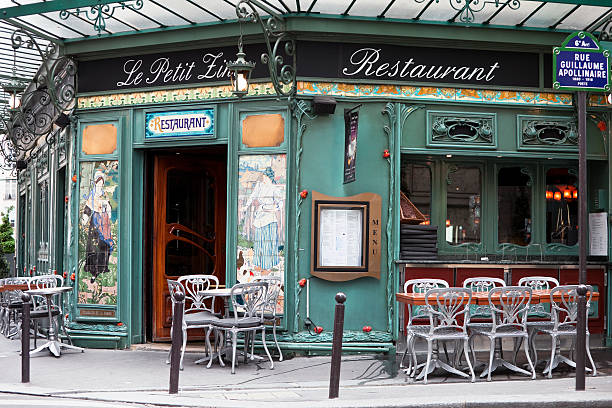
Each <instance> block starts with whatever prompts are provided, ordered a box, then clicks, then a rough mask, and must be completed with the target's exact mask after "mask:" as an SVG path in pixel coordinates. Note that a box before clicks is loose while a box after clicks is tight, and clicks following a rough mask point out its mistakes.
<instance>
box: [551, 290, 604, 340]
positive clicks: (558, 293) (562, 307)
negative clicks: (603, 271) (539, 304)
mask: <svg viewBox="0 0 612 408" xmlns="http://www.w3.org/2000/svg"><path fill="white" fill-rule="evenodd" d="M577 289H578V285H563V286H557V287H556V288H553V289H551V291H550V304H551V305H552V309H553V310H552V314H553V322H554V324H555V330H557V329H559V327H562V328H568V327H570V326H574V327H575V326H576V323H577V319H578V292H577ZM592 296H593V287H592V286H591V285H587V295H586V300H587V303H586V304H587V307H586V319H585V320H586V323H587V327H588V321H589V319H588V317H589V307H590V304H591V297H592Z"/></svg>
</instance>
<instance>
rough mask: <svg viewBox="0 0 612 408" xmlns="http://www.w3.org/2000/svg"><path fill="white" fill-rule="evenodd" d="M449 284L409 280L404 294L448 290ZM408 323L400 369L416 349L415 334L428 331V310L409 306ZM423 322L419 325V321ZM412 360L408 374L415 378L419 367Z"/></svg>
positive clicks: (436, 281) (443, 281) (432, 280)
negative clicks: (425, 320) (426, 321)
mask: <svg viewBox="0 0 612 408" xmlns="http://www.w3.org/2000/svg"><path fill="white" fill-rule="evenodd" d="M448 287H449V285H448V282H446V281H445V280H443V279H427V278H423V279H409V280H407V281H406V282H404V293H425V292H427V291H428V290H430V289H439V288H448ZM407 309H408V323H407V324H406V350H404V354H403V355H402V359H401V361H400V368H404V360H405V359H406V355H408V353H410V354H412V348H413V347H414V333H415V332H416V331H421V332H423V331H427V330H429V325H428V324H427V323H423V320H424V319H427V320H429V315H428V314H427V311H426V308H424V307H423V306H408V308H407ZM419 320H420V321H421V323H420V324H419V323H418V321H419ZM445 350H446V349H445ZM412 362H413V361H412V358H409V359H408V368H406V373H407V374H408V375H409V376H410V377H413V376H414V375H415V372H416V370H417V368H418V367H417V366H416V365H414V366H413V364H412Z"/></svg>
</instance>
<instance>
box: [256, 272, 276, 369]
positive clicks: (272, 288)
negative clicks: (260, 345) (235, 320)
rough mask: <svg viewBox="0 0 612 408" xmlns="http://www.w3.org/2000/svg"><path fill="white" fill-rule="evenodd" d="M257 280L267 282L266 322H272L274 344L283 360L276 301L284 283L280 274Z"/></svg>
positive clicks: (257, 279)
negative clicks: (278, 333) (278, 336)
mask: <svg viewBox="0 0 612 408" xmlns="http://www.w3.org/2000/svg"><path fill="white" fill-rule="evenodd" d="M254 281H255V282H267V283H268V291H267V293H266V305H265V310H264V315H263V317H264V322H270V323H272V334H273V335H274V344H275V345H276V348H277V350H278V356H279V357H278V361H283V352H282V351H281V348H280V346H279V345H278V340H277V339H276V319H277V317H276V303H277V301H278V295H279V294H280V292H281V289H282V284H281V280H280V277H278V276H261V277H259V278H256V279H255V280H254Z"/></svg>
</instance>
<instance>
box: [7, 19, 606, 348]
mask: <svg viewBox="0 0 612 408" xmlns="http://www.w3.org/2000/svg"><path fill="white" fill-rule="evenodd" d="M286 24H287V25H286V27H287V32H288V33H290V34H291V35H292V36H293V38H295V39H296V41H295V50H294V54H295V65H294V67H296V73H297V76H296V78H295V81H294V83H292V84H289V85H285V86H284V87H282V90H283V92H287V93H288V94H289V96H288V97H287V96H284V95H281V97H279V94H278V91H277V90H276V89H275V84H274V80H273V79H272V80H271V79H270V77H269V72H268V70H267V67H266V65H265V64H264V63H262V62H261V61H260V60H259V56H260V55H261V54H262V53H265V52H266V48H265V44H264V43H263V42H262V41H261V36H259V35H258V33H257V30H256V28H253V27H250V26H247V25H246V24H245V23H243V24H242V26H243V27H242V28H241V27H240V24H239V23H237V22H236V21H233V22H227V23H223V24H216V25H211V26H199V27H194V28H189V27H187V28H181V29H177V30H173V31H168V32H163V31H158V32H153V33H146V32H143V33H135V34H132V35H130V36H126V37H112V38H106V37H104V36H102V37H100V38H96V39H87V40H79V41H70V42H66V43H65V44H64V49H63V52H64V54H65V55H67V56H69V57H70V58H72V60H74V61H75V62H76V73H75V75H76V90H77V93H76V105H75V108H74V110H73V112H72V113H71V114H70V115H68V116H69V123H66V125H65V127H64V128H63V129H61V130H58V131H57V134H56V137H55V138H54V140H52V141H51V142H50V143H47V142H45V143H43V142H42V141H41V142H40V143H38V146H37V147H36V149H34V150H33V151H32V152H31V154H28V155H27V156H24V157H23V159H24V160H25V161H26V163H27V165H26V166H25V168H23V169H20V170H19V172H18V191H19V194H18V208H17V228H18V232H17V236H18V243H17V271H18V274H19V275H26V276H29V275H34V274H42V273H47V271H53V272H54V273H58V274H63V275H64V278H65V282H66V284H71V285H73V286H74V290H73V292H72V293H71V294H70V295H68V297H67V299H66V302H67V307H65V308H64V310H65V311H67V313H66V316H64V319H65V323H66V324H67V327H68V331H69V333H70V334H71V336H72V338H73V339H74V340H75V342H77V343H78V344H80V345H85V346H91V347H105V348H115V347H118V348H125V347H128V346H130V345H132V344H138V343H145V342H151V341H153V342H157V341H168V340H169V328H170V321H171V308H170V307H171V302H170V299H169V295H168V289H167V284H166V279H168V278H176V277H178V276H181V275H188V274H214V275H215V276H217V277H218V279H219V281H220V283H221V284H224V285H226V286H231V285H233V284H235V283H238V282H249V281H252V280H254V279H256V278H257V277H259V276H267V275H270V276H278V277H280V278H281V280H282V285H283V286H282V292H281V296H280V298H279V302H278V305H277V313H278V315H279V321H278V323H279V328H280V331H279V343H280V345H281V348H283V349H285V350H293V351H296V352H304V353H309V352H310V353H319V352H326V351H328V350H330V349H331V334H332V328H333V309H334V304H335V301H334V295H335V294H336V293H337V292H344V293H345V294H346V297H347V300H346V303H345V305H346V314H345V324H344V329H345V332H344V343H345V350H347V351H376V352H393V351H395V349H396V346H397V340H398V338H399V337H400V336H401V335H402V326H403V324H402V319H403V310H402V307H400V305H399V304H398V303H397V302H396V301H395V293H396V292H398V291H402V290H403V282H404V281H405V280H407V279H412V278H418V277H433V278H442V279H445V280H447V281H448V282H449V283H450V284H451V286H461V284H462V282H463V280H464V279H466V278H468V277H475V276H491V277H500V278H502V279H505V280H506V282H507V283H508V284H510V283H512V284H515V283H516V282H517V281H518V280H519V279H520V278H521V277H523V276H534V275H536V276H551V277H555V278H557V279H558V280H559V281H560V282H561V284H570V283H577V282H578V229H579V228H581V227H582V226H581V225H579V223H578V205H577V198H578V197H579V195H580V194H587V197H588V213H589V217H590V220H591V221H590V224H591V228H590V233H589V237H590V240H591V246H590V255H591V256H590V257H589V265H588V274H587V280H588V283H589V284H591V285H594V287H595V288H596V289H597V290H598V291H599V292H600V298H599V300H598V302H596V304H594V305H592V308H591V309H590V312H589V313H590V317H589V329H590V331H591V333H598V334H602V335H603V339H604V340H605V341H606V344H607V345H612V338H611V337H610V322H609V319H606V316H607V315H609V313H610V304H609V301H608V299H609V296H610V291H609V287H610V285H609V277H608V276H609V275H608V268H609V263H608V256H609V252H610V244H609V242H610V241H609V239H608V236H609V228H608V225H609V218H608V212H609V203H610V198H611V197H610V183H611V181H610V166H609V158H610V157H609V155H610V148H611V144H610V137H609V136H610V131H609V128H610V105H609V104H608V102H607V99H606V97H607V95H605V94H597V93H593V94H591V95H589V105H588V110H587V119H588V124H587V143H588V186H586V189H580V191H579V189H578V147H577V146H578V145H577V141H578V127H577V126H578V125H577V123H578V122H577V113H576V106H575V102H574V100H573V97H572V94H569V93H562V92H557V91H554V90H553V75H552V73H553V71H552V70H553V68H552V48H553V47H554V46H558V45H560V44H561V43H562V41H563V40H564V38H565V36H566V35H567V33H563V32H549V31H520V30H514V31H513V30H505V29H501V28H495V27H491V28H487V27H482V26H481V27H469V28H467V27H462V26H452V25H431V26H430V25H422V24H421V25H419V24H416V23H415V24H410V23H406V22H402V23H399V22H387V21H373V20H365V19H364V20H360V19H343V18H326V17H324V16H316V15H293V16H289V17H286ZM241 30H244V52H245V53H246V55H248V56H249V57H250V59H251V60H257V65H256V67H255V70H254V71H253V74H252V77H251V82H252V83H251V86H250V90H249V92H248V94H247V95H246V96H244V97H241V98H238V97H236V96H235V95H234V94H233V93H232V89H231V85H230V81H229V71H228V69H227V66H226V63H227V61H230V60H233V59H234V58H235V57H234V56H235V52H236V49H237V47H236V43H237V39H238V33H239V32H241ZM602 45H603V46H607V45H608V43H605V42H603V43H602ZM294 54H293V52H292V50H285V51H284V53H283V52H281V53H280V54H279V55H282V56H283V58H284V62H283V64H289V65H291V60H292V59H293V56H294ZM292 86H295V89H294V90H293V89H292ZM415 220H416V221H415ZM415 222H420V223H422V224H425V225H429V226H432V227H433V226H436V227H437V228H436V229H430V230H428V231H430V232H429V233H427V234H423V235H426V236H424V237H421V238H424V239H425V240H429V242H430V243H429V244H426V245H420V244H423V242H420V243H415V242H416V241H414V237H410V236H408V235H406V234H405V232H406V231H407V230H409V228H406V225H410V223H415ZM595 224H598V228H594V227H593V226H594V225H595ZM601 224H603V226H602V225H601ZM417 241H418V240H417ZM431 243H433V245H432V244H431ZM415 246H416V248H415ZM193 338H197V333H194V336H193Z"/></svg>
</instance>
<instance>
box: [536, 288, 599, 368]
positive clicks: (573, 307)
mask: <svg viewBox="0 0 612 408" xmlns="http://www.w3.org/2000/svg"><path fill="white" fill-rule="evenodd" d="M577 289H578V285H565V286H557V287H556V288H553V289H552V290H551V291H550V304H551V305H552V323H553V326H552V327H551V328H544V329H541V330H540V331H541V332H542V333H544V334H548V335H549V336H550V338H551V350H550V361H549V363H548V365H547V366H546V368H545V369H544V374H548V378H552V370H553V369H554V368H555V367H557V366H558V365H559V363H566V364H568V365H570V366H572V367H576V363H575V362H574V361H572V360H570V359H569V358H567V357H565V356H563V355H561V347H560V346H559V345H558V344H557V343H558V342H559V340H560V338H561V337H571V338H572V339H575V338H576V333H577V331H576V324H577V320H578V294H577V292H576V290H577ZM587 289H588V292H587V307H586V316H585V319H586V325H587V326H586V354H587V356H588V357H589V361H590V362H591V367H593V368H592V370H591V369H589V368H588V367H585V369H586V370H587V371H593V377H595V376H596V375H597V368H596V367H595V363H594V362H593V357H592V356H591V350H590V347H589V337H590V333H589V327H588V322H589V307H590V303H591V297H592V296H593V287H592V286H591V285H587ZM555 298H557V300H555Z"/></svg>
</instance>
